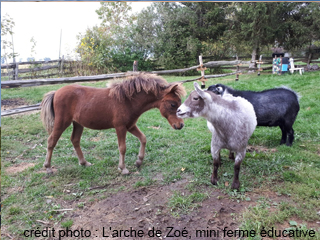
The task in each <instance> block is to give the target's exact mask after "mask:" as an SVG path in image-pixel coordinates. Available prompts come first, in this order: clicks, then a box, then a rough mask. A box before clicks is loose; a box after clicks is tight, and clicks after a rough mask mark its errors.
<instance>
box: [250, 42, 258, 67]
mask: <svg viewBox="0 0 320 240" xmlns="http://www.w3.org/2000/svg"><path fill="white" fill-rule="evenodd" d="M258 51H259V48H258V47H254V48H253V50H252V54H251V62H250V64H249V68H256V67H257V63H256V60H257V59H256V57H257V55H258Z"/></svg>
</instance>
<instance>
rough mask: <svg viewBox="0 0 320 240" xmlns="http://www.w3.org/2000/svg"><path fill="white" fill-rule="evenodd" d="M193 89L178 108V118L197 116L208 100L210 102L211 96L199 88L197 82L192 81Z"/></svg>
mask: <svg viewBox="0 0 320 240" xmlns="http://www.w3.org/2000/svg"><path fill="white" fill-rule="evenodd" d="M193 85H194V88H195V91H192V92H191V93H190V95H189V97H188V98H187V100H186V101H185V102H184V103H183V104H182V105H181V106H180V107H179V108H178V110H177V116H178V117H179V118H193V117H199V116H201V115H202V114H201V113H202V111H203V109H204V108H205V106H206V104H207V103H208V102H212V98H211V96H210V94H209V93H206V92H204V91H202V90H201V89H200V86H199V84H198V83H197V82H194V84H193Z"/></svg>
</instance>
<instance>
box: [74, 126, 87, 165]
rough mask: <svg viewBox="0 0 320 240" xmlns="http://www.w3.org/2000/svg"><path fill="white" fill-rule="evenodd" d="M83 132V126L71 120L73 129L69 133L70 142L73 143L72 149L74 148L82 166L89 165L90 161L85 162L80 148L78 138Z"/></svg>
mask: <svg viewBox="0 0 320 240" xmlns="http://www.w3.org/2000/svg"><path fill="white" fill-rule="evenodd" d="M82 132H83V126H81V125H80V124H79V123H77V122H73V131H72V135H71V142H72V144H73V147H74V149H75V150H76V153H77V156H78V159H79V165H82V166H91V163H89V162H87V161H86V160H85V159H84V157H83V153H82V151H81V148H80V139H81V135H82Z"/></svg>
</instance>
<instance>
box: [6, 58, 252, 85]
mask: <svg viewBox="0 0 320 240" xmlns="http://www.w3.org/2000/svg"><path fill="white" fill-rule="evenodd" d="M248 63H249V62H247V61H240V60H236V61H212V62H207V63H205V64H203V65H204V66H205V67H209V68H210V67H217V66H226V65H238V64H248ZM198 67H199V66H192V67H189V68H183V69H174V70H163V71H151V72H150V73H155V74H158V75H163V74H172V73H183V72H186V71H190V70H195V69H197V68H198ZM234 68H235V67H234ZM128 74H129V75H130V72H127V73H113V74H103V75H95V76H81V77H66V78H49V79H32V80H9V81H2V82H1V88H16V87H32V86H40V85H50V84H61V83H75V82H89V81H101V80H108V79H113V78H121V77H124V76H126V75H128Z"/></svg>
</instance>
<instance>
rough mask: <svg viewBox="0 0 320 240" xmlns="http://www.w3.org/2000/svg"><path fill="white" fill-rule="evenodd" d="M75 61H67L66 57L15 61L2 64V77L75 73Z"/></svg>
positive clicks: (19, 78) (21, 77)
mask: <svg viewBox="0 0 320 240" xmlns="http://www.w3.org/2000/svg"><path fill="white" fill-rule="evenodd" d="M74 62H75V61H66V60H64V57H62V59H59V60H49V61H31V62H15V61H14V62H13V63H9V64H1V78H2V77H7V78H8V79H9V80H21V79H36V78H49V77H53V76H57V77H62V76H66V75H72V74H74V70H73V68H72V64H73V63H74Z"/></svg>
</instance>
